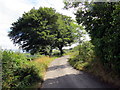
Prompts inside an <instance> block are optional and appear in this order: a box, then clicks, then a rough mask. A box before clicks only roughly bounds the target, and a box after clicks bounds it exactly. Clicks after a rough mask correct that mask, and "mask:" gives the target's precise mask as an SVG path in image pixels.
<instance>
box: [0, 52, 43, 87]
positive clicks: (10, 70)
mask: <svg viewBox="0 0 120 90" xmlns="http://www.w3.org/2000/svg"><path fill="white" fill-rule="evenodd" d="M1 52H2V53H1V56H2V80H3V83H2V87H3V88H24V87H26V86H28V85H31V84H32V83H34V82H36V81H39V80H40V81H42V77H41V76H40V70H39V69H38V68H37V67H36V65H35V64H33V63H30V61H28V60H27V57H25V55H24V54H21V53H14V52H12V51H1Z"/></svg>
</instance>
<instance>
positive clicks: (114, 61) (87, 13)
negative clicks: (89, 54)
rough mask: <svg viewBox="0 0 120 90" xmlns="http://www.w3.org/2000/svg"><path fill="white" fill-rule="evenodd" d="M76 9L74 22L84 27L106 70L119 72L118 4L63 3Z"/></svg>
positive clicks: (119, 3) (119, 5) (119, 13)
mask: <svg viewBox="0 0 120 90" xmlns="http://www.w3.org/2000/svg"><path fill="white" fill-rule="evenodd" d="M65 4H66V8H70V7H77V8H78V9H77V12H76V13H75V15H76V20H77V23H78V24H82V25H83V26H85V30H86V31H87V32H89V34H90V36H91V42H92V43H93V44H94V45H95V52H96V55H97V57H99V58H100V60H101V62H102V63H103V65H104V66H105V67H106V68H107V70H113V71H116V72H118V73H119V72H120V61H119V59H120V51H119V48H120V39H119V37H120V27H119V25H120V2H90V3H89V2H84V3H80V2H65Z"/></svg>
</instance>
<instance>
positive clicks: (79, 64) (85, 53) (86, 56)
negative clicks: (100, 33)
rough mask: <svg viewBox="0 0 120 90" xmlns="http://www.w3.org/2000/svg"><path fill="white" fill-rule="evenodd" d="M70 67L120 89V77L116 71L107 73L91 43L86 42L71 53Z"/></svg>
mask: <svg viewBox="0 0 120 90" xmlns="http://www.w3.org/2000/svg"><path fill="white" fill-rule="evenodd" d="M69 54H70V55H71V58H70V59H69V63H70V65H72V66H73V67H74V68H76V69H78V70H82V71H85V72H89V73H92V74H94V75H95V76H97V77H99V78H100V79H101V80H102V81H105V82H107V83H110V84H112V85H114V86H116V87H120V80H119V78H120V76H119V75H118V74H116V73H115V72H114V71H111V72H109V71H107V69H106V68H105V67H104V65H103V64H102V63H101V61H100V59H99V58H98V57H97V56H96V55H95V52H94V46H93V45H92V44H91V43H90V42H84V43H82V44H81V45H79V46H77V47H75V48H74V49H73V50H71V51H70V52H69Z"/></svg>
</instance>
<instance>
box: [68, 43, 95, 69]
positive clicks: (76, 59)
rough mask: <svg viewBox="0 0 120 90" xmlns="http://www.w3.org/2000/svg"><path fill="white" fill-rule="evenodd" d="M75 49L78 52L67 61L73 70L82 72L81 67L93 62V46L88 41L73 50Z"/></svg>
mask: <svg viewBox="0 0 120 90" xmlns="http://www.w3.org/2000/svg"><path fill="white" fill-rule="evenodd" d="M76 48H77V49H78V50H79V51H78V52H77V53H76V55H74V56H73V57H72V58H71V59H70V60H69V62H70V64H71V65H72V66H74V67H75V68H77V69H80V70H82V68H83V67H85V66H87V65H88V63H90V62H91V61H92V60H94V56H95V55H94V50H93V48H94V46H93V45H92V44H91V43H90V42H89V41H86V42H83V43H82V44H80V45H79V46H77V47H75V50H76ZM73 50H74V49H73ZM75 52H76V51H75Z"/></svg>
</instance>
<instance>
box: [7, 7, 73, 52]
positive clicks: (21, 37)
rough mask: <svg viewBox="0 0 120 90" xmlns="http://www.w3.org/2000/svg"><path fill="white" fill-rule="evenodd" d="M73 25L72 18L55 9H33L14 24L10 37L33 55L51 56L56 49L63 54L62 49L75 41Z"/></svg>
mask: <svg viewBox="0 0 120 90" xmlns="http://www.w3.org/2000/svg"><path fill="white" fill-rule="evenodd" d="M73 24H74V23H73V20H72V19H71V18H70V17H68V16H66V15H62V14H60V13H57V12H56V11H55V10H54V9H53V8H47V7H44V8H43V7H40V8H39V9H35V8H33V9H31V10H30V11H29V12H27V13H24V14H23V16H22V17H20V18H19V19H18V20H17V21H16V22H14V23H13V24H12V27H11V31H10V32H9V37H10V38H11V39H12V40H13V42H14V43H15V44H19V45H20V47H22V49H23V50H25V51H27V52H30V53H31V54H34V53H37V52H42V53H44V54H51V52H52V49H54V48H56V47H58V48H59V50H60V51H61V54H63V50H62V48H63V47H64V46H67V45H69V44H71V43H72V42H73V41H74V31H75V28H74V25H73Z"/></svg>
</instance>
